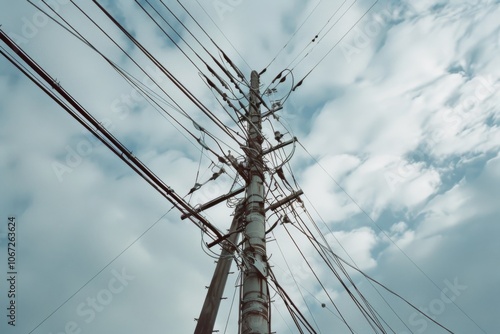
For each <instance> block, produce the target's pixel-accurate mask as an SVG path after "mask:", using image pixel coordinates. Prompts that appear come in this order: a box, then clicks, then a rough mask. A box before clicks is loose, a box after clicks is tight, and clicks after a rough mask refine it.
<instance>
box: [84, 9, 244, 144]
mask: <svg viewBox="0 0 500 334" xmlns="http://www.w3.org/2000/svg"><path fill="white" fill-rule="evenodd" d="M93 2H94V4H96V6H97V7H98V8H99V9H100V10H101V11H102V12H103V13H104V14H105V15H106V16H107V17H108V18H109V19H110V20H111V22H113V24H114V25H115V26H116V27H117V28H118V29H119V30H121V31H122V33H123V34H124V35H125V36H126V37H127V38H128V39H129V40H130V41H132V42H133V43H134V45H135V46H136V47H137V48H138V49H139V50H140V51H141V52H142V53H143V54H144V55H145V56H146V57H147V58H148V59H149V60H150V61H151V62H152V63H153V64H155V65H156V66H157V67H158V68H159V69H160V71H162V72H163V74H165V75H166V76H167V78H168V79H169V80H170V81H171V82H172V83H173V84H174V85H175V86H176V87H177V88H178V89H179V90H180V91H181V92H182V93H183V94H184V95H185V96H186V97H187V98H188V99H189V100H191V102H193V104H194V105H195V106H197V107H198V108H199V109H200V110H201V111H202V112H203V113H204V114H205V115H206V116H207V117H208V118H209V119H210V120H211V121H212V122H213V123H214V124H215V125H217V126H218V127H219V128H220V129H221V130H222V131H223V132H225V133H226V134H227V135H228V136H229V137H230V138H231V139H233V140H234V141H235V142H237V143H238V140H237V139H236V138H235V137H234V136H233V134H232V133H231V132H230V131H229V130H228V129H229V128H228V127H227V126H226V125H225V124H223V123H222V122H221V121H220V120H219V119H218V118H217V116H215V115H214V114H213V113H212V112H211V111H210V109H208V108H207V107H206V106H205V105H204V104H203V103H202V102H201V101H200V100H199V99H198V98H197V97H196V96H195V95H194V94H193V93H192V92H191V91H190V90H189V89H187V88H186V87H185V86H184V85H183V84H182V83H181V82H180V81H179V80H178V79H177V78H176V77H175V76H174V75H173V74H172V73H171V72H170V71H169V70H168V69H167V68H166V67H165V66H164V65H163V64H162V63H161V62H159V61H158V59H156V58H155V57H154V56H153V55H152V54H151V53H150V52H149V51H148V50H147V49H146V48H145V47H144V46H143V45H142V44H141V43H140V42H139V41H138V40H137V39H136V38H135V37H134V36H132V34H131V33H130V32H129V31H127V29H125V28H124V27H123V25H122V24H121V23H120V22H118V21H117V20H116V18H114V17H113V16H112V15H111V14H110V13H109V12H108V11H107V10H106V9H105V8H104V7H103V6H102V5H100V4H99V3H98V2H97V1H96V0H93Z"/></svg>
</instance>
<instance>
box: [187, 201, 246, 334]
mask: <svg viewBox="0 0 500 334" xmlns="http://www.w3.org/2000/svg"><path fill="white" fill-rule="evenodd" d="M240 223H241V209H240V206H239V205H238V206H237V208H236V211H235V214H234V218H233V222H232V223H231V227H230V228H229V232H228V233H229V237H228V238H227V240H228V241H229V243H228V244H227V247H223V248H222V252H221V254H220V258H219V261H218V262H217V266H216V268H215V272H214V275H213V277H212V282H211V283H210V286H209V288H208V292H207V296H206V298H205V302H204V303H203V308H202V309H201V313H200V318H199V319H198V323H197V324H196V328H195V330H194V334H212V333H213V332H214V325H215V320H216V318H217V312H218V311H219V306H220V302H221V299H222V294H223V293H224V288H225V287H226V282H227V277H228V275H229V270H230V269H231V264H232V263H233V254H234V249H233V248H232V245H236V244H237V243H238V237H239V233H238V232H237V230H238V228H239V226H240Z"/></svg>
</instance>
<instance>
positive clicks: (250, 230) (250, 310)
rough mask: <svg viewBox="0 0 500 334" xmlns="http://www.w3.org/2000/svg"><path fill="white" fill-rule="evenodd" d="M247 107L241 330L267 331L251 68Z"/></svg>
mask: <svg viewBox="0 0 500 334" xmlns="http://www.w3.org/2000/svg"><path fill="white" fill-rule="evenodd" d="M250 86H251V87H250V99H249V100H250V108H249V113H248V139H247V148H246V150H245V151H246V162H247V166H248V184H247V189H246V199H245V205H246V206H245V212H244V224H245V229H244V232H243V236H244V245H243V264H244V270H243V276H242V280H243V284H242V293H241V298H242V299H241V301H240V316H241V320H240V321H241V323H240V326H241V333H242V334H269V333H270V332H271V327H270V320H271V319H270V316H269V290H268V285H267V275H268V265H267V255H266V230H265V211H264V162H263V159H262V142H263V139H264V138H263V136H262V115H261V112H260V99H259V75H258V73H257V72H256V71H252V74H251V78H250Z"/></svg>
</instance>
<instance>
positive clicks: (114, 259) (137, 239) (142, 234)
mask: <svg viewBox="0 0 500 334" xmlns="http://www.w3.org/2000/svg"><path fill="white" fill-rule="evenodd" d="M173 209H174V206H173V207H171V208H170V210H168V211H167V212H165V213H164V214H163V215H162V216H161V217H160V218H158V220H157V221H155V222H154V223H153V224H152V225H151V226H149V227H148V228H147V229H146V230H145V231H144V232H142V233H141V235H139V236H138V237H137V238H136V239H135V240H134V241H132V243H130V244H129V245H128V246H127V247H125V248H124V249H123V250H122V251H121V252H120V253H119V254H118V255H116V256H115V257H114V258H113V259H111V261H109V263H108V264H106V265H105V266H104V267H102V268H101V270H99V271H98V272H97V273H96V274H95V275H94V276H92V277H91V278H90V279H89V280H88V281H87V282H86V283H85V284H83V285H82V286H81V287H80V288H79V289H78V290H76V291H75V292H74V293H73V294H72V295H71V296H69V297H68V298H67V299H66V300H65V301H64V302H63V303H62V304H61V305H60V306H59V307H57V308H56V309H55V310H54V311H52V312H51V313H50V314H49V315H48V316H47V317H45V319H43V320H42V322H40V323H39V324H38V325H36V326H35V328H33V329H32V330H31V331H30V332H29V333H28V334H31V333H33V332H34V331H35V330H36V329H37V328H38V327H40V326H41V325H42V324H43V323H44V322H45V321H47V320H48V319H49V318H50V317H51V316H52V315H54V313H56V312H57V311H58V310H59V309H60V308H61V307H63V306H64V305H66V303H67V302H69V301H70V300H71V299H72V298H73V297H74V296H76V295H77V294H78V292H80V291H81V290H82V289H83V288H85V287H86V286H87V285H88V284H89V283H90V282H92V281H93V280H94V279H95V278H96V277H97V276H99V274H100V273H102V272H103V271H104V270H105V269H106V268H108V267H109V266H110V265H111V264H112V263H113V262H115V261H116V260H117V259H118V258H119V257H120V256H122V254H123V253H125V252H126V251H127V250H128V249H129V248H130V247H132V246H133V245H134V244H135V243H136V242H137V241H139V240H140V239H141V238H142V237H143V236H144V235H145V234H146V233H148V232H149V231H150V230H151V229H152V228H153V227H155V226H156V224H158V222H160V220H162V219H163V217H165V216H166V215H167V214H168V213H169V212H170V211H172V210H173Z"/></svg>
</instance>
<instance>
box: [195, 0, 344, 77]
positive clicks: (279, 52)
mask: <svg viewBox="0 0 500 334" xmlns="http://www.w3.org/2000/svg"><path fill="white" fill-rule="evenodd" d="M197 1H198V0H197ZM322 1H323V0H319V1H318V3H317V4H316V6H315V7H314V8H313V10H311V12H310V13H309V15H307V17H306V18H305V20H304V21H302V24H301V25H300V26H299V27H298V28H297V29H296V30H295V32H294V33H293V34H292V36H290V39H288V41H287V42H286V43H285V45H283V47H282V48H281V49H280V50H279V51H278V53H277V54H276V55H275V56H274V58H273V59H272V60H271V61H270V62H269V64H267V66H266V67H264V69H263V70H262V71H260V73H263V72H264V71H266V70H267V69H268V68H269V66H271V64H272V63H273V62H274V61H275V60H276V58H278V56H279V55H280V54H281V52H283V51H284V50H285V49H286V47H287V46H288V44H290V42H291V41H292V40H293V38H294V37H295V35H297V33H298V32H299V31H300V29H302V27H303V26H304V24H305V23H306V22H307V20H309V18H310V17H311V15H312V14H313V13H314V12H315V11H316V9H317V8H318V7H319V5H320V4H321V2H322ZM345 1H347V0H345ZM345 1H344V2H345Z"/></svg>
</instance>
